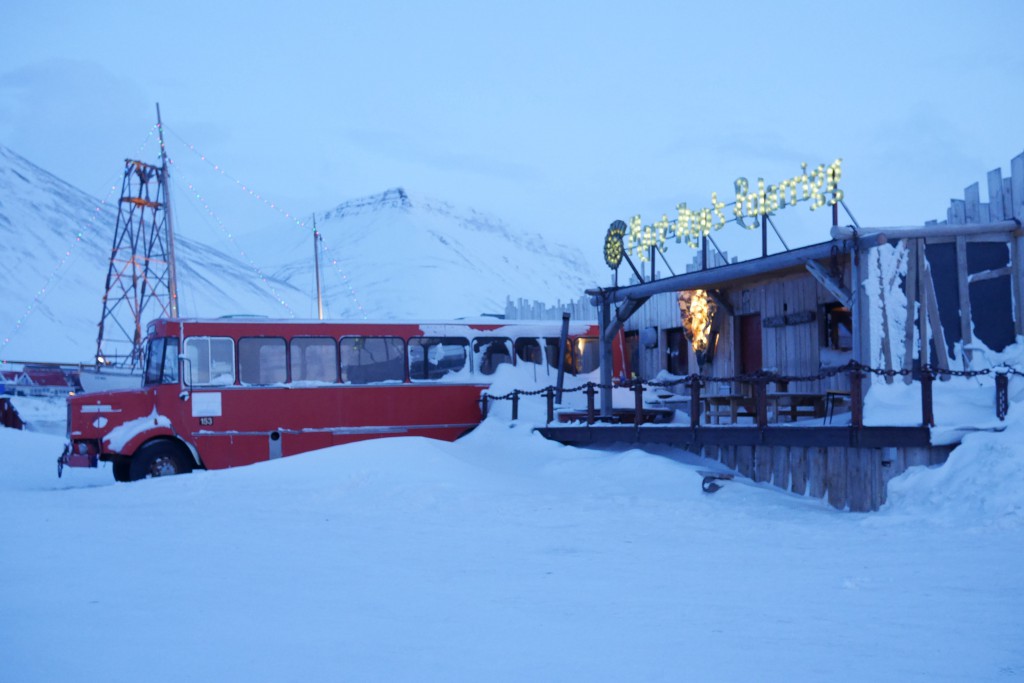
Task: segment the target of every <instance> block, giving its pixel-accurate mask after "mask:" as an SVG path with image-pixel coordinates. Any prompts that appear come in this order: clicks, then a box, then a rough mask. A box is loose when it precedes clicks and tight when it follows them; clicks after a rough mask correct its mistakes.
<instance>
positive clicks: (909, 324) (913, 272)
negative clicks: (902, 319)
mask: <svg viewBox="0 0 1024 683" xmlns="http://www.w3.org/2000/svg"><path fill="white" fill-rule="evenodd" d="M918 241H919V240H918V239H916V238H908V239H907V282H906V293H907V320H906V323H905V324H904V328H903V333H904V336H905V337H906V339H905V340H904V346H903V370H906V371H908V372H907V374H905V375H904V376H903V381H904V383H906V384H910V383H911V382H913V381H914V379H913V377H911V375H910V372H909V371H910V370H911V368H913V367H914V320H915V319H916V318H917V306H916V302H917V249H918V244H917V243H918Z"/></svg>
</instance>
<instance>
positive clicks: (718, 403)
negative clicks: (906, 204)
mask: <svg viewBox="0 0 1024 683" xmlns="http://www.w3.org/2000/svg"><path fill="white" fill-rule="evenodd" d="M840 196H841V195H840ZM988 198H989V201H988V202H986V203H982V202H981V201H980V199H981V193H980V191H979V187H978V185H977V184H975V185H972V186H971V187H969V188H967V191H966V192H965V198H964V200H954V201H953V203H952V206H951V208H950V211H949V213H948V215H947V219H946V220H945V221H943V222H941V223H938V222H933V223H930V224H927V225H923V226H916V227H893V228H861V227H859V226H856V225H848V226H842V225H839V224H838V208H839V207H838V204H840V203H841V202H839V201H837V202H835V204H836V206H835V209H834V211H833V228H832V231H831V237H832V239H830V240H829V241H827V242H822V243H819V244H813V245H809V246H805V247H801V248H798V249H792V250H787V251H783V252H779V253H774V254H768V253H767V246H765V248H764V252H763V253H762V256H761V257H760V258H757V259H752V260H748V261H742V262H738V263H719V264H716V263H715V262H714V260H713V259H709V258H708V253H709V244H708V238H707V237H706V236H705V237H704V238H703V240H702V243H701V248H702V253H701V257H700V258H701V264H702V266H706V267H701V268H698V269H696V270H692V271H690V272H687V273H684V274H680V275H674V276H671V277H666V278H662V279H654V278H647V279H646V280H645V281H643V282H639V283H636V284H631V285H628V286H623V287H611V288H607V289H605V288H601V289H595V290H592V291H590V292H588V293H589V294H590V295H591V296H592V297H593V300H594V303H595V305H596V306H598V309H599V315H598V319H599V321H600V323H601V327H602V363H601V366H602V373H603V375H602V378H601V385H603V391H602V394H603V395H602V398H601V403H600V414H601V417H600V418H599V419H598V420H597V422H596V423H595V424H588V425H585V426H582V425H565V426H554V427H549V428H548V429H546V430H545V434H547V435H548V436H550V437H551V438H555V439H557V440H559V441H563V442H565V443H575V444H582V443H589V442H594V441H626V442H632V443H651V442H657V443H671V444H673V445H676V446H679V447H682V448H686V449H688V450H692V451H695V452H698V453H701V454H703V455H704V456H706V457H708V458H711V459H714V460H719V461H721V462H722V463H724V464H725V465H726V466H728V467H729V468H732V469H735V470H737V471H739V473H740V474H743V475H745V476H749V477H752V478H754V479H755V480H758V481H769V482H771V483H773V484H775V485H776V486H779V487H781V488H785V489H787V490H791V491H794V492H797V493H801V494H807V495H813V496H818V497H825V498H827V499H828V500H829V502H830V503H832V504H833V505H835V506H836V507H839V508H847V509H851V510H873V509H877V508H878V507H879V506H880V505H881V504H882V503H883V502H884V500H885V484H886V482H887V481H888V479H890V478H891V477H893V476H895V475H896V474H899V473H901V472H902V471H904V470H905V469H906V467H908V466H910V465H915V464H938V463H941V462H944V461H945V459H946V457H947V456H948V453H949V451H950V450H951V449H952V447H953V446H954V445H955V444H950V443H943V444H935V443H932V439H931V438H930V430H929V428H930V427H931V426H933V423H934V421H933V419H932V417H931V412H930V411H931V380H932V379H933V376H934V377H937V378H940V379H941V378H942V377H943V375H942V372H943V371H946V373H947V374H946V375H945V376H947V377H948V373H949V372H951V371H958V372H963V371H968V372H970V371H972V369H974V368H975V367H976V366H977V364H978V361H977V359H975V358H974V355H975V353H978V349H985V348H987V349H991V350H993V351H1001V350H1002V349H1003V348H1004V347H1006V346H1008V345H1009V344H1012V343H1014V342H1015V341H1016V340H1017V339H1019V338H1020V337H1022V336H1024V296H1022V293H1024V286H1022V282H1024V263H1022V258H1021V255H1022V253H1024V231H1022V229H1021V221H1022V220H1024V154H1022V155H1020V156H1018V157H1017V158H1015V159H1014V160H1013V164H1012V176H1011V178H1007V179H1003V178H1002V177H1001V175H1000V172H999V171H993V172H992V173H991V174H989V192H988ZM613 227H614V224H613ZM766 230H767V224H766V222H765V221H764V220H762V231H766ZM763 244H764V245H767V239H766V236H765V239H764V240H763ZM654 255H655V252H654V249H653V248H652V250H651V256H652V258H653V257H654ZM652 270H653V269H652ZM637 272H638V273H639V271H637ZM705 296H706V298H707V299H709V300H710V302H711V303H710V304H709V305H708V307H707V308H704V309H703V313H702V314H701V316H698V317H700V320H699V321H698V322H700V323H702V326H701V327H700V329H701V330H703V332H705V333H707V340H706V345H704V344H698V343H697V341H695V338H694V336H695V331H694V329H687V328H688V327H690V328H692V327H693V316H692V315H691V316H689V317H688V315H687V312H688V311H690V310H691V309H692V307H693V305H694V304H693V302H694V299H695V297H696V298H700V297H705ZM705 316H706V317H707V318H706V319H705ZM620 330H622V331H624V333H625V337H626V356H627V359H628V360H627V367H628V368H629V371H630V373H631V377H630V378H627V379H631V380H632V379H638V380H640V381H644V382H647V383H648V384H650V383H652V382H654V383H655V384H660V385H661V386H662V389H661V391H660V393H661V395H662V397H663V399H664V400H665V401H666V403H667V404H670V405H675V406H678V407H680V408H682V409H684V410H686V411H688V412H689V413H690V417H691V421H690V425H689V426H687V427H670V426H664V425H657V426H652V425H646V424H641V422H642V420H639V419H638V420H636V423H635V424H633V425H622V424H618V425H616V424H615V422H616V420H615V411H613V409H612V401H611V391H610V389H608V387H609V386H610V385H611V384H612V380H613V378H612V377H611V371H610V368H611V362H610V359H611V344H612V342H613V339H614V338H615V336H616V335H617V334H618V332H619V331H620ZM698 331H699V330H698ZM697 336H700V335H699V334H698V335H697ZM851 361H854V363H853V364H851ZM922 367H925V368H926V369H927V372H925V373H922ZM697 376H699V377H700V378H701V381H700V382H695V381H693V379H694V378H695V377H697ZM673 378H678V381H677V382H675V383H673V382H672V380H673ZM686 378H689V381H688V380H687V379H686ZM894 381H904V382H908V383H913V382H918V383H919V384H920V385H921V391H922V419H921V424H920V426H918V427H898V426H896V425H884V424H872V425H865V424H864V422H863V412H862V408H863V401H864V395H865V393H866V391H867V389H868V388H869V386H870V384H871V382H894ZM835 412H848V413H849V416H848V417H846V418H844V419H842V420H838V421H837V422H840V423H842V426H837V424H835V423H832V422H831V421H830V417H832V415H833V414H834V413H835ZM638 415H639V413H638ZM602 422H603V423H602ZM794 422H797V423H799V424H792V423H794Z"/></svg>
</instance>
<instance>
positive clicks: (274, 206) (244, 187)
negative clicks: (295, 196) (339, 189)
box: [164, 124, 366, 319]
mask: <svg viewBox="0 0 1024 683" xmlns="http://www.w3.org/2000/svg"><path fill="white" fill-rule="evenodd" d="M164 130H166V131H167V132H169V133H170V134H171V135H173V136H174V137H175V138H177V140H178V141H179V142H180V143H181V144H182V145H184V146H185V147H186V148H188V150H189V151H190V152H192V154H194V155H195V156H196V157H198V158H199V159H200V160H201V161H202V162H203V163H205V164H206V165H207V166H210V167H211V168H212V169H213V170H214V171H216V172H217V173H219V174H220V175H222V176H224V177H225V178H227V179H228V180H230V181H232V182H233V183H234V184H235V186H236V187H238V188H239V189H240V190H241V191H243V192H245V193H246V194H248V195H249V196H250V197H251V198H253V199H255V200H257V201H259V202H261V203H262V204H263V205H264V206H266V207H267V208H268V209H271V210H273V211H275V212H276V213H278V214H279V215H281V216H283V217H285V218H287V219H288V220H289V221H290V222H292V223H294V224H295V225H296V226H297V227H299V228H301V229H303V230H307V229H309V228H308V227H307V225H306V222H305V221H304V220H302V219H301V218H299V217H298V216H296V215H294V214H292V213H291V212H289V211H286V210H285V209H284V208H282V207H281V206H280V205H279V204H278V203H277V202H274V201H272V200H270V199H269V198H267V197H265V196H264V195H263V194H262V193H260V192H257V191H256V190H254V189H253V188H252V186H251V185H250V184H249V183H245V182H243V181H241V180H238V179H237V178H235V177H233V176H232V175H230V174H229V173H227V172H226V171H225V170H224V168H223V167H222V166H220V165H219V164H215V163H213V162H212V161H211V160H210V159H209V158H207V156H206V154H203V153H202V152H200V151H199V150H198V149H197V148H196V146H195V145H193V144H191V143H189V142H187V141H186V140H184V139H183V138H182V137H181V136H180V135H178V134H177V133H176V132H174V131H173V130H171V129H170V128H168V127H167V125H166V124H165V125H164ZM170 163H171V164H172V165H173V164H174V162H173V160H172V161H171V162H170ZM320 239H321V243H322V244H323V246H324V251H325V253H327V254H329V253H330V246H329V245H328V244H327V241H326V240H324V238H323V232H321V233H320ZM232 243H233V244H234V241H232ZM235 246H236V247H237V246H238V245H237V244H236V245H235ZM253 265H254V264H253ZM331 265H332V266H333V267H334V269H335V271H336V272H337V273H338V275H339V277H340V278H341V280H342V282H343V283H344V284H345V287H346V288H347V289H348V293H349V297H350V299H351V301H352V303H353V304H354V305H355V307H356V310H358V311H359V313H360V314H361V315H362V317H363V319H366V311H365V310H364V308H363V305H362V304H361V303H360V301H359V298H358V296H357V294H356V290H355V289H354V288H353V287H352V283H351V280H350V278H349V276H348V275H347V274H346V273H345V272H344V271H343V270H342V269H341V262H340V261H339V260H338V259H336V258H333V257H332V258H331Z"/></svg>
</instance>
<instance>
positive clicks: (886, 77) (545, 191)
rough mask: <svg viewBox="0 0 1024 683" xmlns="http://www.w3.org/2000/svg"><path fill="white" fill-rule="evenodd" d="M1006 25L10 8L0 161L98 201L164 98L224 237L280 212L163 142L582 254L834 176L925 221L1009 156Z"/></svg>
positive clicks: (298, 195) (735, 231) (747, 16)
mask: <svg viewBox="0 0 1024 683" xmlns="http://www.w3.org/2000/svg"><path fill="white" fill-rule="evenodd" d="M893 5H895V6H893ZM1022 28H1024V2H1017V1H1013V0H1006V1H996V0H987V1H986V0H982V1H979V2H971V3H967V2H963V3H956V2H942V1H936V0H932V1H931V2H903V3H890V2H856V3H854V2H849V3H827V2H820V1H816V2H793V3H787V2H780V3H764V2H733V3H714V4H713V5H704V4H701V3H695V2H664V3H657V2H638V3H628V4H627V3H618V2H615V3H602V2H589V3H582V2H578V3H575V2H574V3H556V2H544V3H536V2H514V3H512V2H507V3H487V2H479V1H477V2H444V1H439V2H434V3H412V2H408V3H403V2H374V3H348V2H338V3H330V4H329V3H308V2H291V3H281V2H246V3H213V2H204V3H200V2H194V1H193V0H185V1H183V2H175V3H164V4H157V5H152V4H150V5H146V4H140V3H138V2H107V1H103V0H99V1H98V2H92V3H88V4H84V3H83V4H79V3H72V2H46V1H37V2H34V3H31V5H30V4H29V3H25V2H20V3H8V4H6V5H5V6H4V8H3V9H2V10H0V144H4V145H6V146H8V147H10V148H11V149H13V150H14V151H15V152H18V153H19V154H22V155H23V156H25V157H27V158H29V159H30V160H31V161H33V162H35V163H37V164H39V165H40V166H42V167H44V168H46V169H47V170H50V171H52V172H53V173H55V174H57V175H59V176H61V177H63V178H64V179H66V180H68V181H70V182H71V183H73V184H74V185H76V186H78V187H79V188H81V189H83V190H85V191H87V192H89V193H91V194H93V195H97V196H100V197H103V196H106V193H107V192H108V190H109V189H110V186H111V185H112V184H115V183H116V184H117V186H118V189H119V187H120V170H121V166H122V163H123V159H124V158H125V157H134V156H136V155H137V154H138V149H139V146H140V144H141V143H143V141H144V140H145V139H146V136H147V133H148V132H149V130H150V127H151V125H152V123H153V122H154V118H155V113H154V103H155V102H158V101H159V102H160V104H161V107H162V110H163V115H164V120H165V123H166V125H167V127H168V129H169V130H170V131H173V133H174V136H172V137H171V138H170V139H169V148H170V151H171V153H172V155H173V156H174V157H175V159H176V161H177V162H178V163H179V164H180V170H179V172H178V178H177V181H178V182H181V181H182V180H186V179H187V180H190V181H192V182H194V183H195V185H196V186H197V187H198V188H199V190H200V192H202V193H203V194H204V196H206V197H207V198H208V199H209V202H210V204H211V206H213V207H214V209H215V211H216V212H217V214H218V216H219V217H220V218H221V219H222V220H223V221H224V222H225V224H226V225H228V226H229V227H230V228H231V229H232V230H236V231H239V232H244V230H245V229H246V226H247V225H249V224H250V223H251V224H257V225H258V226H259V227H264V226H266V225H268V224H272V223H274V222H275V221H277V220H280V219H279V218H277V217H276V214H274V212H272V211H270V210H267V209H265V208H264V207H262V205H258V204H257V203H256V202H252V201H250V200H248V199H247V198H246V197H245V195H243V194H242V193H241V192H239V191H237V189H236V188H235V187H234V186H233V185H231V184H230V183H227V182H225V181H224V180H223V178H219V177H217V176H216V174H213V173H205V174H204V171H203V167H202V164H201V163H198V159H197V158H196V157H195V156H193V155H192V154H191V152H189V151H188V149H187V148H186V147H184V146H183V145H182V144H181V143H180V142H179V141H178V140H177V137H178V136H180V137H181V138H182V139H184V140H185V141H186V142H188V143H190V144H192V145H194V146H195V147H196V148H197V149H199V150H201V151H202V152H204V153H205V154H206V155H207V156H208V158H209V159H210V160H212V161H213V162H215V163H218V164H220V165H221V166H222V167H223V168H224V169H226V171H227V172H228V173H230V174H231V175H232V176H233V177H234V178H237V179H239V180H241V181H243V182H245V183H247V184H248V185H251V186H252V187H254V188H256V189H257V190H259V191H261V192H262V193H263V194H264V195H265V196H267V197H269V198H270V199H272V200H274V201H275V202H276V203H277V204H279V205H282V206H285V207H286V208H288V209H289V210H290V211H293V212H296V213H299V214H303V215H308V214H310V213H312V212H313V211H323V210H326V209H329V208H331V207H333V206H334V205H336V204H338V203H340V202H342V201H345V200H347V199H350V198H353V197H358V196H362V195H365V194H370V193H374V192H379V191H382V190H384V189H386V188H388V187H394V186H399V185H400V186H403V187H405V188H406V189H407V190H409V191H410V192H412V193H415V194H420V195H428V196H434V197H438V198H441V199H446V200H449V201H451V202H453V203H456V204H459V205H469V206H473V207H476V208H478V209H481V210H484V211H488V212H492V213H494V214H497V215H498V216H500V217H502V218H504V219H506V220H507V221H509V222H510V223H511V224H512V225H513V226H514V227H517V228H520V229H523V230H530V231H537V232H542V233H544V234H545V235H548V236H550V237H551V238H552V239H555V240H558V241H562V242H567V243H571V244H575V245H578V246H580V247H582V248H585V249H586V250H587V253H588V256H590V257H592V258H593V259H595V260H598V259H599V258H600V254H601V244H602V241H603V236H604V232H605V229H606V228H607V226H608V224H609V223H610V222H611V221H612V220H614V219H617V218H622V219H628V218H629V217H630V216H631V215H633V214H637V213H639V214H641V215H642V216H643V217H644V219H645V221H646V220H652V219H655V218H657V217H658V216H660V215H661V214H662V213H668V214H669V215H670V216H671V215H672V212H673V211H674V207H675V205H676V204H677V203H678V202H681V201H685V202H687V203H688V204H689V205H690V206H691V207H696V206H705V205H706V204H707V201H708V197H709V195H710V193H711V192H712V191H717V192H718V193H719V194H720V195H723V196H725V197H728V196H729V195H730V193H731V192H732V182H733V180H734V179H735V178H736V177H737V176H746V177H748V178H750V179H751V180H754V179H756V178H757V177H764V178H765V179H766V180H767V181H769V182H773V181H776V180H780V179H782V178H786V177H789V176H792V175H794V174H796V173H797V172H798V171H799V167H800V163H801V162H805V161H806V162H808V163H809V164H811V165H812V166H815V165H817V164H819V163H826V164H827V163H829V162H831V161H832V160H833V159H834V158H836V157H842V158H843V161H844V169H843V170H844V177H843V187H844V189H845V192H846V199H847V203H848V205H849V207H850V209H851V210H852V211H853V213H854V215H855V216H856V217H857V219H858V220H859V221H860V223H861V224H863V225H894V224H898V225H903V224H920V223H922V222H923V221H924V220H925V219H928V218H943V217H944V214H945V207H946V206H947V204H948V200H949V198H950V197H952V196H960V195H961V194H962V191H963V188H964V186H966V185H968V184H970V183H972V182H975V181H983V180H984V174H985V173H986V172H987V171H988V170H990V169H992V168H996V167H1002V168H1003V169H1004V175H1006V174H1007V173H1008V172H1009V162H1010V159H1011V158H1012V157H1013V156H1016V155H1017V154H1019V153H1020V152H1022V151H1024V126H1022V125H1021V112H1022V111H1024V41H1022V40H1021V37H1020V36H1021V29H1022ZM145 149H146V150H148V151H145V152H144V153H143V154H142V156H144V158H146V159H150V158H152V156H153V154H155V147H153V146H152V145H151V146H149V147H147V148H145ZM983 188H984V184H983ZM181 195H182V193H180V192H179V193H178V195H177V196H176V197H175V201H176V204H182V203H183V202H185V201H187V198H185V197H182V196H181ZM822 213H824V212H822ZM178 214H179V221H178V223H179V226H180V227H179V229H180V230H181V231H182V232H183V233H185V234H188V233H190V232H195V231H201V230H209V229H210V227H209V224H207V225H206V226H204V225H203V219H202V216H200V215H199V212H198V210H197V209H195V208H192V209H189V207H187V206H179V208H178ZM790 214H792V217H790ZM285 223H286V222H285ZM776 223H777V224H778V225H779V227H780V228H781V229H782V230H783V231H784V234H785V236H786V237H787V239H788V240H789V241H790V242H791V245H792V243H798V244H799V243H808V242H814V241H821V240H823V239H826V238H827V225H828V217H827V216H825V215H821V216H819V215H816V214H815V215H812V214H811V213H810V210H809V209H807V208H806V205H801V206H799V207H797V208H792V209H789V210H788V211H787V212H783V213H782V214H781V215H780V216H778V217H777V220H776ZM283 229H284V228H283ZM726 233H729V236H728V238H726ZM722 238H723V241H724V242H726V243H727V244H728V242H729V240H730V239H736V240H746V242H748V243H749V242H752V241H756V238H754V237H752V236H750V235H747V234H745V233H743V231H742V230H741V229H740V228H738V227H737V226H735V225H734V224H730V225H728V226H726V228H725V229H724V230H723V231H722ZM676 256H677V258H678V254H677V255H676ZM680 260H681V259H680Z"/></svg>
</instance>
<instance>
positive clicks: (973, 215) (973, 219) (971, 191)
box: [964, 183, 981, 224]
mask: <svg viewBox="0 0 1024 683" xmlns="http://www.w3.org/2000/svg"><path fill="white" fill-rule="evenodd" d="M964 201H965V202H966V203H967V216H966V222H967V223H968V224H971V223H981V188H980V187H979V185H978V183H972V184H970V185H968V186H967V187H965V188H964Z"/></svg>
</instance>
